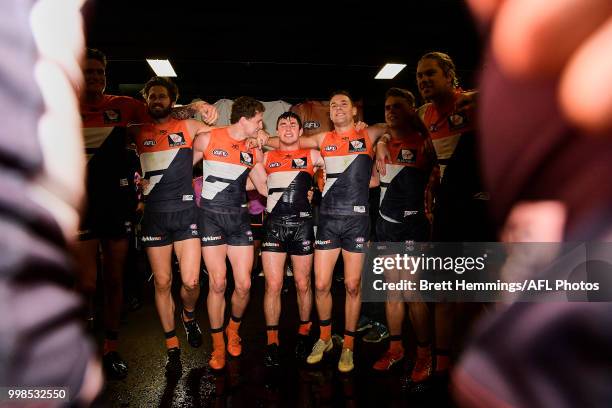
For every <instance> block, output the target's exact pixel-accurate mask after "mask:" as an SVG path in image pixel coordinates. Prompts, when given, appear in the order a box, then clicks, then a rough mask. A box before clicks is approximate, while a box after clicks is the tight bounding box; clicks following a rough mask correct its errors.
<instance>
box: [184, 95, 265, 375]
mask: <svg viewBox="0 0 612 408" xmlns="http://www.w3.org/2000/svg"><path fill="white" fill-rule="evenodd" d="M264 110H265V108H264V106H263V104H262V103H261V102H259V101H257V100H255V99H253V98H251V97H245V96H243V97H240V98H237V99H236V100H235V101H234V104H233V105H232V112H231V118H230V122H231V125H230V126H228V127H223V128H216V129H212V130H211V131H210V132H205V133H203V134H202V136H200V137H199V138H198V139H197V140H196V142H195V143H194V154H195V156H196V160H197V158H199V157H202V158H203V159H204V161H203V183H202V197H201V199H200V207H201V209H200V210H199V223H200V226H201V233H202V234H201V235H202V240H201V246H202V256H203V257H204V262H205V264H206V270H208V277H209V290H208V298H207V301H206V304H207V306H208V317H209V319H210V327H211V332H212V339H213V352H212V355H211V358H210V361H209V364H210V367H211V368H212V369H215V370H219V369H221V368H223V367H224V366H225V339H224V338H223V326H224V315H225V288H226V282H227V280H226V274H227V267H226V261H225V260H226V257H227V258H229V261H230V263H231V265H232V272H233V274H234V283H235V286H234V293H233V294H232V301H231V318H230V321H229V324H228V326H227V328H226V330H225V333H226V335H227V352H228V353H229V354H230V355H231V356H233V357H238V356H240V354H241V353H242V346H241V344H240V336H239V335H238V329H239V327H240V321H241V319H242V315H243V313H244V311H245V309H246V307H247V304H248V302H249V291H250V289H251V268H252V265H253V234H252V232H251V226H250V219H249V213H248V209H247V197H246V189H247V179H248V177H249V172H250V170H251V169H252V168H253V166H254V165H255V163H256V162H257V161H260V160H261V152H260V151H255V150H253V149H251V148H249V147H248V146H247V142H246V140H247V138H250V137H254V136H256V135H257V133H258V132H259V131H260V130H261V129H262V128H263V113H264Z"/></svg>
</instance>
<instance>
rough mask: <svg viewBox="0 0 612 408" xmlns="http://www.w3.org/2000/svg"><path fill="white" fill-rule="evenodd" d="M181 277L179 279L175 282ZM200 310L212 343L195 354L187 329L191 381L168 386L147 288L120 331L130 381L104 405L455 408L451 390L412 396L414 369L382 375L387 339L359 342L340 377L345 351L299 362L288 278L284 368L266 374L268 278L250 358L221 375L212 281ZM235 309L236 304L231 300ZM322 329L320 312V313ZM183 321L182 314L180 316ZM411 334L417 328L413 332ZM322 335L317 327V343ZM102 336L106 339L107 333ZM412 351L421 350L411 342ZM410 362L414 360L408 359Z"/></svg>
mask: <svg viewBox="0 0 612 408" xmlns="http://www.w3.org/2000/svg"><path fill="white" fill-rule="evenodd" d="M175 278H176V277H175ZM202 278H203V284H202V288H201V293H200V298H199V302H198V309H197V320H198V321H199V323H200V327H201V328H202V331H203V333H204V336H203V337H204V343H203V344H202V346H201V347H199V348H197V349H193V348H191V347H190V346H189V344H188V343H187V340H186V337H185V333H184V330H183V328H182V325H180V323H178V325H177V333H178V336H179V339H180V342H181V348H182V362H183V375H182V377H181V378H180V380H178V381H170V382H168V381H166V377H165V376H164V364H165V359H166V350H165V345H164V337H163V333H162V329H161V326H160V324H159V319H158V316H157V313H156V310H155V304H154V301H153V285H152V282H147V283H146V285H145V286H146V287H145V289H144V293H145V296H144V299H143V302H142V307H141V308H140V309H138V310H135V311H132V312H129V313H127V314H126V316H125V318H124V320H123V323H122V326H121V332H120V346H119V353H120V354H121V355H122V357H123V358H124V359H125V360H126V361H127V362H128V364H129V375H128V377H127V378H126V379H124V380H110V381H108V382H107V384H106V388H105V391H104V395H103V401H104V405H107V406H111V407H446V406H452V404H450V403H449V402H448V400H447V396H446V395H445V393H444V392H440V391H439V390H436V391H430V392H425V393H417V394H415V393H409V392H407V391H406V390H405V387H403V385H402V382H401V381H400V376H401V374H402V373H403V372H404V371H405V370H407V367H408V366H409V363H404V364H403V365H402V364H397V365H396V367H394V369H393V370H392V371H391V372H389V373H384V374H381V373H378V372H375V371H374V370H373V369H372V368H371V367H372V364H373V363H374V362H375V361H376V359H377V358H378V357H379V356H380V355H381V354H382V353H383V352H384V350H385V349H386V347H387V344H388V343H387V341H386V340H383V341H382V342H380V343H374V344H372V343H364V342H362V341H360V340H356V342H355V365H356V368H355V370H354V371H353V373H351V374H349V375H343V374H341V373H339V372H338V370H337V369H336V365H337V362H338V357H339V352H340V348H339V346H338V345H337V346H336V347H335V348H334V351H333V352H332V353H329V355H327V357H326V358H325V360H324V361H323V362H322V363H321V364H320V365H318V366H306V365H303V364H298V363H297V362H296V360H295V358H294V356H293V350H294V345H295V335H296V330H297V325H298V314H297V302H296V297H295V289H294V287H292V286H293V281H292V280H288V281H287V283H288V285H287V286H288V288H289V290H288V291H287V293H284V294H283V295H282V296H283V299H282V307H283V310H282V314H281V322H280V342H281V367H280V368H279V369H277V370H270V369H266V368H265V367H264V365H263V353H264V347H265V321H264V316H263V309H262V307H263V306H262V305H263V292H264V279H263V277H254V278H253V285H252V292H251V301H250V304H249V307H248V309H247V311H246V313H245V316H244V317H243V323H242V326H241V329H240V334H241V337H242V341H243V342H242V344H243V354H242V356H241V357H240V358H238V359H230V360H229V361H228V364H227V365H226V367H225V370H224V371H223V372H221V373H214V372H212V371H211V370H210V369H209V367H208V364H207V361H208V358H209V356H210V352H211V349H212V345H211V339H210V334H209V333H210V332H209V324H208V316H207V314H206V308H205V298H206V293H207V291H208V286H207V278H206V276H205V275H203V276H202ZM174 283H175V285H174V286H175V288H174V289H175V291H174V293H175V297H174V299H175V302H176V303H177V310H179V308H180V301H179V297H178V285H177V283H178V281H177V279H175V282H174ZM332 291H333V296H334V330H333V331H334V332H337V333H341V331H342V328H343V306H344V293H343V292H344V287H343V283H342V282H341V281H335V282H334V287H333V289H332ZM228 309H229V302H228ZM313 319H314V321H315V324H314V325H313V328H315V327H316V311H314V310H313ZM177 322H179V320H178V313H177ZM407 330H408V331H409V330H410V329H407ZM317 334H318V332H317V330H316V328H315V330H314V333H313V337H314V338H316V335H317ZM98 337H100V338H101V337H102V333H101V332H100V333H99V336H98ZM406 347H407V350H414V343H413V342H412V341H410V340H409V342H408V343H407V344H406ZM407 360H410V359H407Z"/></svg>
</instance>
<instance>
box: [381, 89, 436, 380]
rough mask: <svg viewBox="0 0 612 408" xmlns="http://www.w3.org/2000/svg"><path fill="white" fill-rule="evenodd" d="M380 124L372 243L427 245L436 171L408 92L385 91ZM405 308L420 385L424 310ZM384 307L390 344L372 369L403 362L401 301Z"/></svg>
mask: <svg viewBox="0 0 612 408" xmlns="http://www.w3.org/2000/svg"><path fill="white" fill-rule="evenodd" d="M385 121H386V123H387V125H388V127H389V131H390V136H391V137H390V139H389V140H388V141H387V144H386V148H387V149H388V150H389V152H390V160H389V161H388V162H387V163H385V165H384V167H381V168H380V186H381V195H380V208H379V213H380V217H379V218H378V219H377V222H376V234H377V238H378V240H379V241H381V242H409V241H413V242H424V241H428V240H429V239H430V231H431V225H430V222H431V219H432V210H433V198H434V194H433V193H434V192H433V190H434V189H435V187H436V186H437V184H438V178H439V169H438V165H437V160H436V152H435V150H434V147H433V145H432V142H431V139H430V138H429V133H428V132H427V129H426V128H425V126H424V125H423V123H422V122H421V119H420V118H419V116H418V114H417V112H416V110H415V99H414V96H413V95H412V93H410V92H409V91H407V90H404V89H399V88H391V89H389V90H388V91H387V93H386V95H385ZM391 281H397V280H396V279H393V278H392V279H391ZM408 306H409V313H410V321H411V323H412V326H413V327H414V330H415V333H416V338H417V360H416V363H415V365H414V368H413V370H412V374H411V376H410V377H411V380H412V381H413V382H422V381H424V380H425V379H427V378H428V377H429V376H430V375H431V370H432V357H431V347H430V346H431V345H430V340H431V333H430V329H429V323H430V321H429V310H428V308H427V304H426V303H424V302H419V301H412V302H410V303H409V304H408ZM385 308H386V315H387V323H388V325H389V331H390V333H391V342H390V345H389V349H388V350H387V351H386V352H385V353H384V355H383V356H382V357H381V358H380V359H379V360H378V361H377V362H376V363H375V364H374V368H375V369H376V370H389V369H390V368H391V367H392V366H393V365H394V364H395V363H397V362H398V361H400V360H402V359H403V357H404V348H403V345H402V336H401V333H402V323H403V319H404V302H401V301H398V299H393V298H391V299H390V300H388V301H387V302H386V304H385Z"/></svg>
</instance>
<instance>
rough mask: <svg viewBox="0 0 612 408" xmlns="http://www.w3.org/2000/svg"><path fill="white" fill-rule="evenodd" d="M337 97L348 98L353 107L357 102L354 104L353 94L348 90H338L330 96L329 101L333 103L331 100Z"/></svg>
mask: <svg viewBox="0 0 612 408" xmlns="http://www.w3.org/2000/svg"><path fill="white" fill-rule="evenodd" d="M336 95H344V96H346V97H347V98H349V100H350V101H351V104H352V105H354V104H355V102H353V97H352V96H351V93H350V92H349V91H347V90H346V89H336V90H335V91H333V92H332V93H330V94H329V100H330V101H331V99H332V98H333V97H334V96H336Z"/></svg>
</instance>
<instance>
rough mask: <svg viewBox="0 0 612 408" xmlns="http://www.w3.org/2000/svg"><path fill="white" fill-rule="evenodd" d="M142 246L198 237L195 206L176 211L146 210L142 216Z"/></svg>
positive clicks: (162, 244)
mask: <svg viewBox="0 0 612 408" xmlns="http://www.w3.org/2000/svg"><path fill="white" fill-rule="evenodd" d="M141 231H142V237H141V238H140V240H141V242H142V246H143V247H159V246H165V245H170V244H172V243H173V242H177V241H184V240H186V239H191V238H200V231H199V229H198V213H197V209H196V207H193V208H187V209H185V210H180V211H176V212H161V211H150V210H149V211H147V209H146V207H145V212H144V216H143V218H142V229H141Z"/></svg>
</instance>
